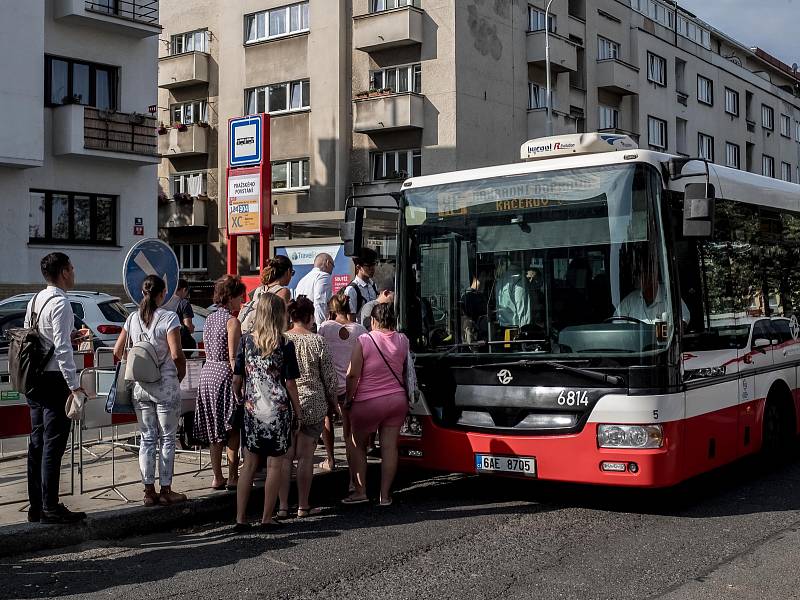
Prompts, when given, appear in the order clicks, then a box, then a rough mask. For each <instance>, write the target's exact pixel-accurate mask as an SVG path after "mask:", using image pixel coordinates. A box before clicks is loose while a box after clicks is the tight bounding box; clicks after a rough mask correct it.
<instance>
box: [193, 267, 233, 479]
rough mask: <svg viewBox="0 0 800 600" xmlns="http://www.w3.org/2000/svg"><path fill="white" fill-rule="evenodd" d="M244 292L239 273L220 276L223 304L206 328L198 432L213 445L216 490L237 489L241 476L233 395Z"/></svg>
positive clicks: (217, 293)
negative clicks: (238, 315) (224, 453)
mask: <svg viewBox="0 0 800 600" xmlns="http://www.w3.org/2000/svg"><path fill="white" fill-rule="evenodd" d="M244 293H245V287H244V284H243V283H242V280H241V279H240V278H239V277H234V276H233V275H225V276H224V277H221V278H220V279H219V280H217V283H216V285H215V286H214V304H216V305H217V306H218V307H219V308H217V310H216V311H215V312H213V313H212V314H211V315H209V317H208V318H207V319H206V326H205V329H204V331H203V344H204V346H205V349H206V361H205V363H203V370H202V371H201V372H200V383H199V385H198V387H197V411H196V413H195V420H194V436H195V438H196V439H198V440H200V441H201V442H204V443H206V444H209V445H210V447H211V470H212V471H213V472H214V480H213V481H212V482H211V487H212V488H213V489H215V490H223V489H225V488H226V487H227V489H229V490H235V489H236V484H237V481H238V479H239V430H240V428H241V411H239V410H237V406H236V400H235V399H234V397H233V368H234V366H235V364H236V353H237V352H238V349H239V339H240V338H241V335H242V328H241V323H239V319H237V318H236V317H234V316H233V315H234V314H235V313H237V312H238V311H239V309H240V308H241V306H242V301H243V300H244ZM226 445H227V452H228V479H227V480H226V479H225V478H224V477H223V476H222V449H223V447H224V446H226Z"/></svg>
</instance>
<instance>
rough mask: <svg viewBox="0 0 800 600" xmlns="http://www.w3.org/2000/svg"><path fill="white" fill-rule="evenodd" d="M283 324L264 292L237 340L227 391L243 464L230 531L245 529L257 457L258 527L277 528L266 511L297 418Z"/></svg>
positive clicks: (294, 374) (293, 369)
mask: <svg viewBox="0 0 800 600" xmlns="http://www.w3.org/2000/svg"><path fill="white" fill-rule="evenodd" d="M286 324H287V319H286V304H285V303H284V301H283V300H282V299H281V298H279V297H278V296H276V295H275V294H264V295H263V296H262V297H261V299H260V300H259V301H258V306H257V307H256V316H255V322H254V325H253V330H252V331H251V332H250V333H246V334H244V335H243V336H242V341H241V343H240V345H239V352H238V354H237V357H236V368H235V369H234V377H233V391H234V395H235V396H236V398H237V399H238V401H239V402H241V403H243V404H244V426H243V433H244V442H243V445H244V448H245V461H244V467H243V468H242V472H241V474H240V475H239V485H238V488H237V493H236V526H235V528H234V529H235V531H246V530H248V529H249V525H248V524H247V522H246V518H247V515H246V512H247V502H248V500H249V499H250V488H251V486H252V483H253V474H254V473H255V470H256V468H257V467H258V462H259V458H260V457H265V458H267V480H266V483H265V487H264V512H263V514H262V517H261V526H262V527H265V528H271V527H273V526H275V525H276V524H277V521H275V520H273V518H272V512H273V510H274V509H275V501H276V500H277V498H278V489H279V488H280V484H281V473H282V470H283V465H284V463H285V462H286V453H287V452H288V450H289V448H290V447H291V445H292V436H293V435H295V434H296V430H297V427H298V423H299V421H298V420H297V415H299V414H300V400H299V398H298V394H297V385H296V384H295V379H297V378H298V377H300V370H299V368H298V366H297V357H296V355H295V350H294V344H293V343H292V342H290V341H287V340H286V338H285V337H284V335H283V332H284V330H285V329H286Z"/></svg>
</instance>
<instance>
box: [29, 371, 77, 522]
mask: <svg viewBox="0 0 800 600" xmlns="http://www.w3.org/2000/svg"><path fill="white" fill-rule="evenodd" d="M69 394H70V391H69V387H68V386H67V382H66V381H64V377H62V375H61V373H59V372H50V371H46V372H45V373H43V374H42V375H41V378H40V383H39V384H37V386H36V391H34V392H32V393H31V394H30V395H29V397H28V407H29V408H30V410H31V436H30V443H29V444H28V501H29V502H30V504H31V510H32V511H34V512H38V511H41V510H46V511H52V510H55V508H56V506H58V485H59V479H60V476H61V459H62V458H63V456H64V451H65V450H66V449H67V441H68V440H69V432H70V429H71V428H72V421H71V420H70V419H69V417H67V414H66V412H65V410H64V409H65V406H66V404H67V398H69Z"/></svg>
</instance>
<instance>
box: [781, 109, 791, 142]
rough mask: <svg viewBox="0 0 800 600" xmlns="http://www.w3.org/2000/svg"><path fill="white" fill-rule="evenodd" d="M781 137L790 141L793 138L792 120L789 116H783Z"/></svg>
mask: <svg viewBox="0 0 800 600" xmlns="http://www.w3.org/2000/svg"><path fill="white" fill-rule="evenodd" d="M781 135H782V136H783V137H787V138H789V139H791V137H792V118H791V117H790V116H789V115H781Z"/></svg>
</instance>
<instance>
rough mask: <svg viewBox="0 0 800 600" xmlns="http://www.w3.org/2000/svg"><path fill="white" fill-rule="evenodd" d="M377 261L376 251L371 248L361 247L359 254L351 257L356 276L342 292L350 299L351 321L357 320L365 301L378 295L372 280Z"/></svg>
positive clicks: (369, 300) (370, 300)
mask: <svg viewBox="0 0 800 600" xmlns="http://www.w3.org/2000/svg"><path fill="white" fill-rule="evenodd" d="M377 262H378V253H377V252H375V250H373V249H372V248H362V249H361V252H360V253H359V255H358V256H354V257H353V265H354V266H355V268H356V276H355V277H354V278H353V281H351V282H350V283H348V284H347V287H346V288H345V289H344V293H345V294H347V297H348V298H349V299H350V313H351V315H352V319H353V321H357V320H358V317H359V315H360V314H361V309H362V308H364V305H365V304H366V303H367V302H372V301H373V300H375V299H376V298H377V297H378V289H377V288H376V287H375V283H374V282H373V281H372V278H373V277H374V276H375V264H376V263H377Z"/></svg>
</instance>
